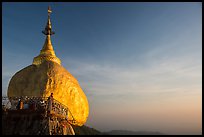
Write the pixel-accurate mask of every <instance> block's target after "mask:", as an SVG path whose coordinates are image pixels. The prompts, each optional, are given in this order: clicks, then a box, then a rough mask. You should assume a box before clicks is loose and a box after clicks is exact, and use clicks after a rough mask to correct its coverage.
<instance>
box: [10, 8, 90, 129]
mask: <svg viewBox="0 0 204 137" xmlns="http://www.w3.org/2000/svg"><path fill="white" fill-rule="evenodd" d="M50 13H51V9H50V8H48V20H47V25H46V27H45V30H44V31H43V33H44V34H45V35H46V40H45V43H44V46H43V48H42V50H41V51H40V54H39V55H38V56H37V57H35V58H34V59H33V63H32V65H29V66H27V67H25V68H23V69H22V70H20V71H18V72H17V73H16V74H15V75H14V76H13V77H12V78H11V80H10V83H9V86H8V92H7V95H8V97H19V96H27V97H31V96H32V97H33V96H37V97H49V96H50V94H51V93H53V95H54V99H56V100H57V101H59V102H60V103H62V104H64V105H66V106H67V107H68V108H69V110H70V111H71V113H72V115H73V117H74V119H75V123H71V124H73V125H78V126H82V125H83V124H84V123H85V122H86V120H87V117H88V114H89V105H88V100H87V98H86V95H85V94H84V92H83V90H82V89H81V87H80V85H79V83H78V81H77V79H76V78H74V77H73V76H72V75H71V74H70V73H69V72H68V71H67V70H66V69H65V68H64V67H63V66H62V65H61V61H60V59H59V58H58V57H56V55H55V52H54V50H53V46H52V43H51V39H50V36H51V35H52V34H54V32H52V28H51V21H50ZM70 118H72V117H70Z"/></svg>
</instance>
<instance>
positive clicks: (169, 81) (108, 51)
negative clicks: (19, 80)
mask: <svg viewBox="0 0 204 137" xmlns="http://www.w3.org/2000/svg"><path fill="white" fill-rule="evenodd" d="M2 5H3V8H2V12H3V13H2V29H3V31H2V40H3V42H2V53H3V56H2V57H3V59H2V62H3V63H2V92H3V95H5V94H6V92H7V87H8V83H9V80H10V79H11V77H12V76H13V75H14V74H15V73H16V72H17V71H19V70H21V69H22V68H24V67H26V66H28V65H31V64H32V61H33V58H34V57H35V56H37V55H38V54H39V53H40V50H41V48H42V46H43V44H44V40H45V36H44V35H43V34H42V33H41V31H42V30H43V29H44V27H45V25H46V21H47V7H48V5H51V7H52V10H53V12H52V14H51V22H52V28H53V31H55V32H56V34H55V35H53V36H52V37H51V38H52V44H53V47H54V49H55V53H56V55H57V56H58V57H59V58H60V59H61V61H62V65H63V66H64V67H65V68H66V69H67V70H68V71H69V72H70V73H71V74H73V76H74V77H76V78H77V80H78V81H79V84H80V85H81V88H82V89H83V90H84V92H85V94H86V95H87V98H88V101H89V105H90V115H89V118H88V121H87V123H86V125H88V126H91V127H94V128H96V129H98V130H101V131H107V130H112V129H127V130H136V131H137V130H145V131H146V130H148V131H160V132H164V133H167V134H201V133H202V123H201V121H202V108H201V107H202V103H201V101H202V97H201V96H202V38H201V37H202V4H201V3H193V2H191V3H179V2H176V3H124V2H123V3H100V2H99V3H91V2H89V3H54V2H51V3H32V2H29V3H3V4H2Z"/></svg>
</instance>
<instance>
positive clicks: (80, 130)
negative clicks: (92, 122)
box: [72, 125, 102, 135]
mask: <svg viewBox="0 0 204 137" xmlns="http://www.w3.org/2000/svg"><path fill="white" fill-rule="evenodd" d="M72 127H73V128H74V131H75V134H76V135H101V134H102V133H101V132H100V131H98V130H96V129H94V128H91V127H88V126H85V125H83V126H81V127H79V126H74V125H72Z"/></svg>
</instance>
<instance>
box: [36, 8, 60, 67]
mask: <svg viewBox="0 0 204 137" xmlns="http://www.w3.org/2000/svg"><path fill="white" fill-rule="evenodd" d="M51 13H52V11H51V7H50V6H49V7H48V19H47V24H46V26H45V30H43V31H42V33H43V34H45V35H46V39H45V43H44V45H43V48H42V50H41V51H40V55H38V56H37V57H35V58H34V60H33V64H35V65H38V64H41V63H42V62H43V61H44V60H47V61H54V62H56V63H58V64H61V61H60V59H59V58H57V57H56V55H55V51H54V49H53V46H52V42H51V38H50V36H51V35H53V34H55V32H53V31H52V26H51V21H50V14H51Z"/></svg>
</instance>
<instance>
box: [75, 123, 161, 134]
mask: <svg viewBox="0 0 204 137" xmlns="http://www.w3.org/2000/svg"><path fill="white" fill-rule="evenodd" d="M73 128H74V131H75V134H76V135H164V134H163V133H161V132H157V131H129V130H111V131H108V132H101V131H99V130H96V129H94V128H91V127H88V126H85V125H83V126H81V127H79V126H73Z"/></svg>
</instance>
